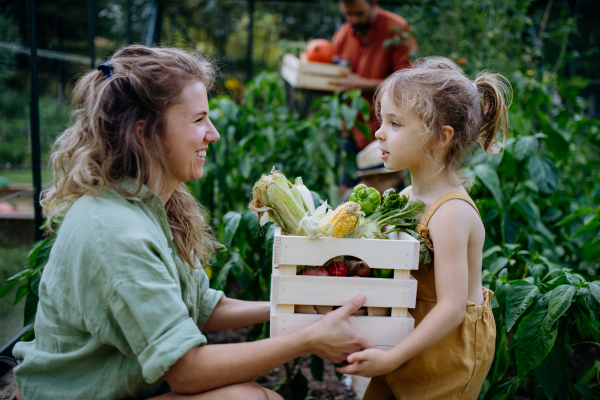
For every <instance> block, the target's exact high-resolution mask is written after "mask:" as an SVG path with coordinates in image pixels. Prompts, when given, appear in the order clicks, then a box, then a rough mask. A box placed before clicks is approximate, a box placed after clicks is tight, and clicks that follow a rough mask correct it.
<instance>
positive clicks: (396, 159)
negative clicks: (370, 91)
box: [375, 93, 423, 170]
mask: <svg viewBox="0 0 600 400" xmlns="http://www.w3.org/2000/svg"><path fill="white" fill-rule="evenodd" d="M381 118H382V122H381V128H379V130H378V131H377V132H375V137H376V138H377V139H379V149H380V150H381V156H380V157H381V159H382V160H383V163H384V165H385V167H386V168H387V169H390V170H398V169H403V168H409V169H410V168H411V167H414V166H417V165H419V164H420V159H421V158H422V157H423V153H422V142H421V139H420V136H421V135H420V133H421V131H422V130H423V125H422V124H421V121H420V120H419V118H418V117H417V116H416V115H414V114H413V113H412V112H410V111H406V110H402V109H400V108H398V107H396V106H395V105H394V103H392V101H391V100H390V99H389V97H388V94H387V93H384V94H383V96H382V97H381Z"/></svg>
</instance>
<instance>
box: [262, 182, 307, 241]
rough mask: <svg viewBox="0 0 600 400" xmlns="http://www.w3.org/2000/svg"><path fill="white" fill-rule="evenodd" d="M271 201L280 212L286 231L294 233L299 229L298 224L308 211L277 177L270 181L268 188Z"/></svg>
mask: <svg viewBox="0 0 600 400" xmlns="http://www.w3.org/2000/svg"><path fill="white" fill-rule="evenodd" d="M267 194H268V198H269V202H270V203H271V205H272V206H273V208H274V209H275V211H277V213H278V214H279V217H280V218H281V220H282V221H283V222H284V224H285V226H284V228H286V231H287V232H288V233H291V234H294V233H296V231H297V230H298V226H299V223H300V220H301V219H302V217H304V214H305V213H306V211H304V208H303V207H302V206H300V205H299V204H298V203H297V202H296V200H295V199H294V196H293V195H292V192H291V190H290V189H289V188H284V187H283V186H281V185H280V184H279V183H278V182H277V181H276V180H275V179H273V180H271V182H269V188H268V189H267Z"/></svg>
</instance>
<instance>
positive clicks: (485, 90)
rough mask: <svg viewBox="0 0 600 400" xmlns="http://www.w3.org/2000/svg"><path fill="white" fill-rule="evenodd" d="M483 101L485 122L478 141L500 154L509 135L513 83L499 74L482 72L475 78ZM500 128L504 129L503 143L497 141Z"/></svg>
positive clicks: (485, 147)
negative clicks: (509, 111)
mask: <svg viewBox="0 0 600 400" xmlns="http://www.w3.org/2000/svg"><path fill="white" fill-rule="evenodd" d="M475 86H476V87H477V93H478V95H479V99H480V102H481V110H482V114H483V123H482V125H481V129H480V131H479V136H478V141H479V144H481V147H483V149H484V150H485V151H486V152H487V153H490V154H499V153H500V152H501V151H502V149H503V147H504V143H506V139H507V136H508V107H509V106H510V104H511V102H512V96H511V85H510V82H508V80H507V79H506V78H505V77H503V76H502V75H499V74H494V73H489V72H486V71H483V72H481V73H480V74H479V75H478V76H477V78H476V79H475ZM498 130H501V131H502V143H500V142H497V141H496V135H497V133H498Z"/></svg>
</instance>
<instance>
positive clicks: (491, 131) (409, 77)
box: [375, 57, 511, 173]
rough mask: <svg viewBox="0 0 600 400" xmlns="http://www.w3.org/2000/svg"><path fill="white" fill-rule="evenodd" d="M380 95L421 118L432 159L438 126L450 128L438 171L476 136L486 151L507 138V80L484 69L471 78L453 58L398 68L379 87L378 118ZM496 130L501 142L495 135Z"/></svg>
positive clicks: (455, 162)
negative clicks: (473, 78) (500, 136)
mask: <svg viewBox="0 0 600 400" xmlns="http://www.w3.org/2000/svg"><path fill="white" fill-rule="evenodd" d="M383 96H388V98H389V99H390V100H391V101H392V103H393V104H394V105H395V106H397V107H399V108H401V109H404V110H410V111H412V112H414V113H415V115H416V116H417V117H418V118H419V119H420V120H421V121H422V123H423V125H424V127H425V132H424V133H425V134H424V137H423V140H424V145H425V146H424V147H425V148H426V149H427V151H428V155H429V156H430V157H431V158H432V159H433V155H434V151H435V149H436V147H437V145H438V144H439V143H440V142H441V141H442V140H443V134H442V127H443V126H444V125H449V126H451V127H452V128H453V129H454V136H453V137H452V140H451V142H450V146H449V148H448V150H447V152H446V154H445V157H444V160H443V164H442V166H441V169H440V172H441V171H442V170H444V169H446V170H447V171H450V172H452V173H455V172H456V171H457V170H458V169H459V167H460V164H461V160H462V156H463V153H464V151H465V150H467V149H469V148H471V146H472V145H473V144H474V143H475V142H476V141H478V142H479V144H480V145H481V147H483V149H484V150H485V151H486V152H488V153H490V154H498V153H500V152H501V151H502V149H503V146H504V143H506V138H507V135H508V110H507V108H508V106H509V105H510V102H511V86H510V83H509V82H508V80H507V79H506V78H504V77H503V76H502V75H499V74H495V73H490V72H487V71H483V72H481V73H480V74H479V75H478V76H477V78H476V79H475V82H472V81H471V80H470V79H469V78H467V76H466V75H465V74H464V73H463V71H462V70H461V69H460V67H459V66H458V65H456V63H454V62H453V61H452V60H449V59H447V58H444V57H428V58H425V59H422V60H419V61H418V62H416V63H414V64H413V68H409V69H402V70H399V71H396V72H395V73H393V74H392V75H391V76H390V77H388V78H387V79H386V80H385V81H384V82H383V83H382V84H381V85H380V86H379V87H378V88H377V91H376V93H375V112H376V115H377V118H379V119H380V120H381V99H382V97H383ZM498 131H502V143H499V142H497V141H496V135H497V134H498Z"/></svg>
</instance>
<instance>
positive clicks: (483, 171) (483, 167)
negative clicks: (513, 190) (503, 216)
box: [474, 164, 505, 211]
mask: <svg viewBox="0 0 600 400" xmlns="http://www.w3.org/2000/svg"><path fill="white" fill-rule="evenodd" d="M474 171H475V176H477V178H478V179H480V180H481V182H483V184H484V185H485V186H486V187H487V188H488V189H489V191H490V192H492V196H494V199H495V200H496V203H498V207H499V208H500V210H501V211H504V209H505V201H504V195H503V194H502V189H501V188H500V179H498V174H497V173H496V171H495V170H494V168H492V167H491V166H490V165H489V164H478V165H476V166H475V169H474Z"/></svg>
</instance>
